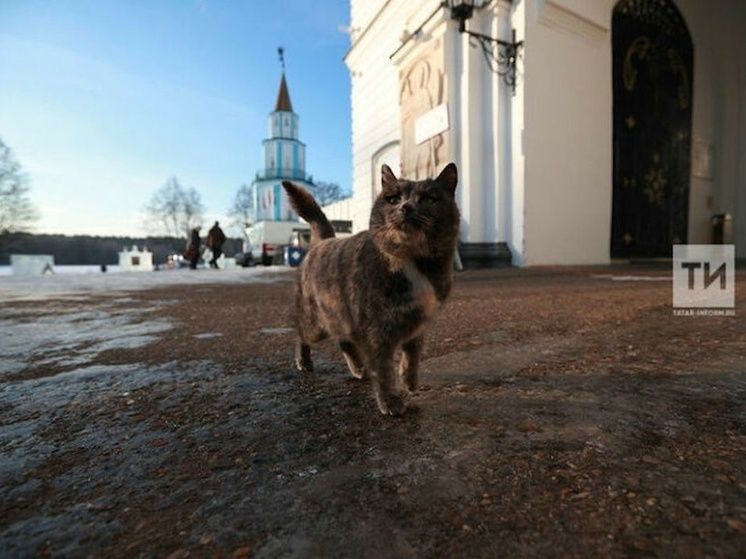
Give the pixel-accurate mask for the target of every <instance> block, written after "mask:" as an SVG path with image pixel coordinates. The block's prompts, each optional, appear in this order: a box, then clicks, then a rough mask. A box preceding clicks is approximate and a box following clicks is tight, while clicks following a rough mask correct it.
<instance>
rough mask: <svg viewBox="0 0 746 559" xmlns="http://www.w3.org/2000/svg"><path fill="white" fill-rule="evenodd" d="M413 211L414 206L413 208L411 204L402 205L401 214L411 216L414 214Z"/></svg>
mask: <svg viewBox="0 0 746 559" xmlns="http://www.w3.org/2000/svg"><path fill="white" fill-rule="evenodd" d="M413 211H414V206H413V205H412V204H410V203H409V202H404V203H403V204H402V205H401V212H402V213H403V214H404V215H409V214H411V213H412V212H413Z"/></svg>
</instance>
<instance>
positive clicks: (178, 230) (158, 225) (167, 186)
mask: <svg viewBox="0 0 746 559" xmlns="http://www.w3.org/2000/svg"><path fill="white" fill-rule="evenodd" d="M204 212H205V206H204V204H202V200H201V198H200V195H199V192H197V191H196V190H195V188H194V187H192V186H190V187H185V186H182V185H181V183H180V182H179V179H177V178H176V177H171V178H170V179H168V180H167V181H166V182H165V183H164V185H163V186H161V187H160V188H159V189H158V190H157V191H156V192H155V193H154V194H153V196H152V198H151V199H150V201H149V202H148V204H147V205H146V206H145V213H146V215H147V222H148V225H149V226H150V227H149V228H150V229H156V230H158V231H160V232H162V233H165V234H166V235H169V236H171V237H183V236H184V235H187V236H188V235H189V231H191V230H192V229H193V228H194V227H196V226H197V225H200V223H201V222H202V220H203V214H204Z"/></svg>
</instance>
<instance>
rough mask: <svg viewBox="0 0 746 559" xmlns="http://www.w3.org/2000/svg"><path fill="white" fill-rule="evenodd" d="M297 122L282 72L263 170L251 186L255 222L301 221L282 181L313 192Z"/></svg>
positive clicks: (304, 148)
mask: <svg viewBox="0 0 746 559" xmlns="http://www.w3.org/2000/svg"><path fill="white" fill-rule="evenodd" d="M283 64H284V63H283ZM298 123H299V118H298V114H297V113H295V112H294V111H293V104H292V102H291V101H290V92H289V90H288V85H287V80H286V79H285V72H284V71H283V73H282V77H281V78H280V87H279V89H278V91H277V100H276V102H275V109H274V110H273V111H272V112H271V113H270V114H269V119H268V136H267V138H266V139H265V140H263V141H262V149H263V156H264V169H262V170H261V171H259V172H257V174H256V176H255V177H254V180H253V181H252V182H251V187H250V188H251V195H252V197H253V202H254V220H253V221H254V223H256V222H258V221H297V220H298V215H297V214H296V213H295V211H294V210H293V208H292V207H291V206H290V202H289V201H288V199H287V196H285V195H284V191H283V189H282V181H283V180H292V181H293V182H295V183H298V184H301V185H303V186H305V187H306V188H308V189H309V190H313V177H311V176H310V175H308V174H307V173H306V145H305V144H304V143H303V142H301V141H300V139H299V127H298Z"/></svg>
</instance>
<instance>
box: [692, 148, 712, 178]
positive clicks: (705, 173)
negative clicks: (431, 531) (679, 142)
mask: <svg viewBox="0 0 746 559" xmlns="http://www.w3.org/2000/svg"><path fill="white" fill-rule="evenodd" d="M714 151H715V150H714V148H713V146H712V144H711V143H710V142H705V141H704V140H700V139H696V138H695V139H694V141H693V142H692V176H694V177H697V178H700V179H710V180H711V179H712V175H713V171H712V168H713V164H714V160H713V159H714V156H715V153H714Z"/></svg>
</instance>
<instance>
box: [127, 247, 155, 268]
mask: <svg viewBox="0 0 746 559" xmlns="http://www.w3.org/2000/svg"><path fill="white" fill-rule="evenodd" d="M119 269H120V270H121V271H123V272H151V271H153V253H152V252H150V251H149V250H148V249H147V247H143V249H142V250H140V249H139V248H138V247H137V245H134V246H133V247H132V248H131V249H129V250H128V249H126V248H125V249H124V250H122V252H120V253H119Z"/></svg>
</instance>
